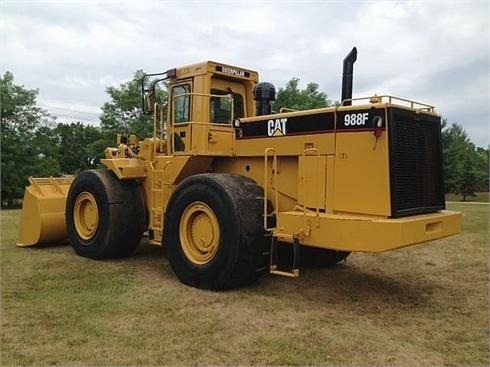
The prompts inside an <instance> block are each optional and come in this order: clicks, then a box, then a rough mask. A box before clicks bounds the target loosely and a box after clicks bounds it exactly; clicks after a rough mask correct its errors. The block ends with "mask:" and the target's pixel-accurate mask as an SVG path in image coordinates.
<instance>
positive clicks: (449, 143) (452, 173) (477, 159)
mask: <svg viewBox="0 0 490 367" xmlns="http://www.w3.org/2000/svg"><path fill="white" fill-rule="evenodd" d="M442 142H443V159H444V182H445V186H446V187H445V191H446V193H449V192H451V193H455V194H460V195H462V196H463V201H464V200H466V198H467V197H468V196H474V195H475V192H476V191H478V190H482V189H484V188H485V187H488V149H487V150H485V149H483V148H476V147H475V145H474V144H473V143H472V142H471V141H470V139H469V137H468V135H467V134H466V132H465V130H464V129H463V127H462V126H461V125H459V124H457V123H453V124H451V125H450V126H449V125H448V123H447V120H445V119H443V130H442Z"/></svg>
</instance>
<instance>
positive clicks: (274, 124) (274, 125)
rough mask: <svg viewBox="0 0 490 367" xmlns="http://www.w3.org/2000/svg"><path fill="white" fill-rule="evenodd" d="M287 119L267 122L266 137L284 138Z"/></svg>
mask: <svg viewBox="0 0 490 367" xmlns="http://www.w3.org/2000/svg"><path fill="white" fill-rule="evenodd" d="M286 122H288V119H287V118H283V119H275V120H269V121H267V136H285V135H286Z"/></svg>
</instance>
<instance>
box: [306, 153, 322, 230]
mask: <svg viewBox="0 0 490 367" xmlns="http://www.w3.org/2000/svg"><path fill="white" fill-rule="evenodd" d="M310 153H312V154H310ZM303 156H304V157H306V156H315V157H316V165H317V167H316V168H317V172H318V173H320V172H321V167H320V151H319V150H318V149H317V148H308V149H305V150H304V151H303ZM319 180H320V174H317V175H316V181H315V186H314V188H315V203H316V208H315V209H316V210H315V211H316V225H317V227H319V226H320V204H319V199H320V198H319V194H318V188H319V186H320V183H319ZM303 198H304V200H305V202H304V205H303V216H304V218H305V221H306V180H304V179H303ZM305 225H306V223H305Z"/></svg>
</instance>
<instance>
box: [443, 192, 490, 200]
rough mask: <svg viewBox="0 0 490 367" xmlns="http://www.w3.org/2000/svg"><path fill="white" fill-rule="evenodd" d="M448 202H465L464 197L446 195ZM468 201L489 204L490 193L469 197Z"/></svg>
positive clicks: (478, 193)
mask: <svg viewBox="0 0 490 367" xmlns="http://www.w3.org/2000/svg"><path fill="white" fill-rule="evenodd" d="M446 201H463V196H462V195H457V194H446ZM466 201H468V202H482V203H488V202H489V201H490V193H488V192H476V193H475V196H467V197H466Z"/></svg>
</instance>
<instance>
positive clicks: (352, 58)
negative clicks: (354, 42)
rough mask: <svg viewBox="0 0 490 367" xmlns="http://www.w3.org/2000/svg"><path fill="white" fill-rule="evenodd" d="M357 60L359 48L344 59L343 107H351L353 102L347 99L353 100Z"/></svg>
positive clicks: (354, 49)
mask: <svg viewBox="0 0 490 367" xmlns="http://www.w3.org/2000/svg"><path fill="white" fill-rule="evenodd" d="M356 60H357V48H355V47H354V48H353V49H352V51H351V52H349V54H348V55H347V56H346V57H345V59H344V67H343V70H342V98H341V101H342V106H350V105H351V104H352V102H351V101H346V102H344V101H345V100H346V99H351V98H352V76H353V74H354V63H355V62H356Z"/></svg>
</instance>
